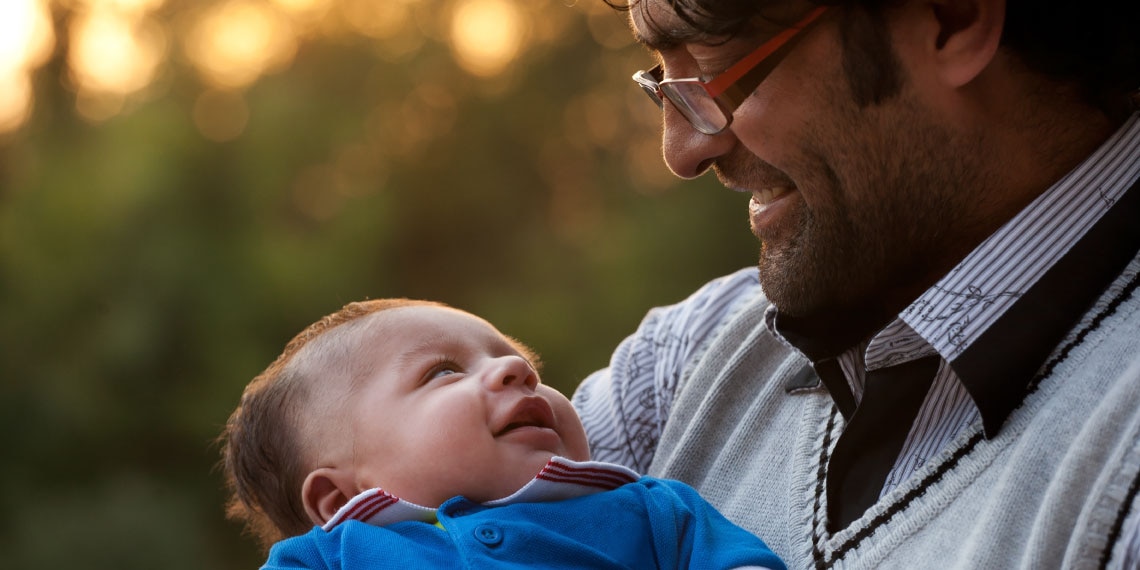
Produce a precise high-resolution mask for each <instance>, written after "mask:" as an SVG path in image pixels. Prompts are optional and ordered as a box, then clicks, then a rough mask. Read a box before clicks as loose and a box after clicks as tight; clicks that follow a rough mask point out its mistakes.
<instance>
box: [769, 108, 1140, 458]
mask: <svg viewBox="0 0 1140 570" xmlns="http://www.w3.org/2000/svg"><path fill="white" fill-rule="evenodd" d="M1138 179H1140V114H1134V115H1133V116H1132V117H1130V118H1129V119H1128V120H1127V121H1126V122H1125V123H1124V124H1123V125H1122V126H1121V127H1120V128H1119V129H1117V131H1116V132H1115V133H1114V134H1113V135H1112V136H1111V137H1109V139H1108V140H1106V141H1105V142H1104V143H1103V144H1102V145H1101V146H1100V148H1098V149H1097V150H1096V151H1095V152H1094V153H1093V154H1092V155H1090V156H1089V157H1088V158H1087V159H1085V160H1084V161H1083V162H1082V163H1081V164H1080V165H1079V166H1077V167H1076V168H1075V169H1073V170H1072V171H1071V172H1069V173H1068V174H1066V175H1065V176H1064V177H1062V178H1061V179H1060V180H1058V181H1057V182H1056V183H1054V184H1053V185H1052V186H1051V187H1050V188H1048V189H1047V190H1046V191H1045V192H1044V193H1043V194H1042V195H1040V196H1038V197H1037V199H1035V200H1034V201H1033V202H1032V203H1031V204H1030V205H1029V206H1027V207H1026V208H1025V209H1023V210H1022V211H1021V212H1019V213H1018V214H1017V215H1016V216H1015V217H1014V218H1013V219H1011V220H1010V221H1009V222H1008V223H1006V224H1005V225H1004V226H1002V227H1001V228H1000V229H999V230H998V231H997V232H995V233H994V234H993V235H992V236H990V237H989V238H987V239H986V240H985V241H984V242H983V243H982V244H980V245H979V246H978V247H977V248H976V249H975V250H974V251H972V252H971V253H970V254H969V255H967V256H966V257H965V258H964V259H963V260H962V261H961V262H960V263H959V264H958V266H956V267H955V268H954V269H953V270H951V271H950V272H949V273H948V274H947V275H946V276H945V277H943V278H942V279H941V280H939V281H938V282H937V283H936V284H935V285H934V286H933V287H931V288H930V289H928V290H927V291H925V292H924V293H923V294H922V295H921V296H919V298H918V299H916V300H915V301H914V302H913V303H912V304H911V305H910V306H908V307H907V308H906V309H904V310H903V312H902V313H900V314H899V315H898V318H896V319H895V320H894V321H892V322H890V323H889V324H888V325H887V326H886V327H884V328H883V329H881V330H880V331H879V332H878V333H876V334H875V336H874V337H872V338H871V339H870V342H869V343H868V344H867V345H866V351H867V352H866V355H867V356H866V367H867V369H869V370H870V369H875V368H879V367H883V366H888V365H891V364H895V363H899V362H904V361H908V360H911V359H914V358H918V357H920V356H923V355H927V354H931V353H932V352H937V353H938V354H939V355H940V356H941V357H942V358H943V359H944V360H946V361H948V362H950V363H951V366H952V367H953V369H954V372H955V373H956V374H957V376H958V377H959V378H960V380H961V381H962V383H963V384H964V385H965V387H966V388H967V390H968V391H969V393H970V396H971V398H972V399H973V400H974V402H975V404H976V405H977V406H978V408H979V411H980V412H981V414H982V418H983V423H984V425H985V429H986V433H987V435H992V434H993V433H996V431H997V428H998V426H1000V424H1001V423H1003V422H1004V420H1005V418H1006V417H1008V415H1009V413H1010V412H1011V411H1012V410H1013V408H1014V407H1016V405H1017V404H1018V403H1019V402H1020V399H1021V397H1022V395H1023V394H1024V392H1025V388H1026V386H1027V385H1028V383H1029V381H1030V380H1031V378H1032V377H1033V375H1034V373H1036V372H1037V370H1038V368H1039V367H1040V366H1041V364H1042V363H1043V362H1044V360H1045V359H1046V357H1047V356H1048V353H1049V351H1050V350H1051V349H1052V348H1053V347H1054V346H1056V344H1057V343H1058V342H1060V341H1061V340H1062V337H1063V335H1064V334H1065V332H1066V331H1067V330H1068V329H1069V328H1070V327H1071V326H1072V325H1073V324H1074V323H1075V322H1076V320H1077V319H1078V318H1079V316H1080V315H1081V314H1082V313H1083V312H1084V311H1085V310H1087V308H1088V306H1089V305H1090V304H1091V303H1092V301H1093V300H1095V298H1096V296H1097V295H1098V294H1099V292H1100V291H1102V290H1103V289H1104V288H1105V286H1107V285H1108V283H1109V282H1110V281H1111V279H1112V278H1113V277H1114V276H1115V275H1116V274H1117V273H1119V271H1120V270H1121V269H1122V268H1123V265H1124V264H1125V263H1127V261H1128V260H1130V259H1131V258H1132V257H1133V255H1134V254H1135V252H1136V250H1137V247H1140V236H1135V234H1136V233H1137V231H1136V230H1135V229H1132V228H1131V227H1130V226H1137V225H1138V224H1136V223H1135V220H1136V219H1137V218H1138V213H1137V204H1136V203H1137V202H1140V196H1137V195H1138V194H1140V190H1136V191H1131V192H1130V191H1129V188H1130V187H1132V186H1133V185H1134V184H1137V181H1138ZM1105 254H1110V255H1105ZM1109 257H1111V259H1106V258H1109ZM768 311H769V312H768V314H767V315H766V318H765V322H766V324H767V325H768V328H769V330H771V331H772V332H774V333H775V334H776V335H777V336H779V337H780V338H782V339H783V340H784V341H785V342H787V343H789V344H791V345H792V346H793V347H795V348H796V349H797V350H800V351H801V352H802V353H804V355H805V356H807V357H808V358H809V359H810V360H812V361H813V362H815V363H818V362H820V361H821V360H826V359H829V358H834V357H836V356H838V355H839V353H841V352H843V351H845V350H850V349H852V348H853V347H860V342H861V341H862V340H863V339H858V338H852V335H851V334H850V331H843V330H838V331H834V332H833V331H831V330H828V327H826V326H825V327H816V326H813V327H808V328H806V329H804V328H798V325H800V323H798V322H796V321H794V320H792V319H785V318H783V317H781V316H779V314H778V311H777V310H776V309H775V307H774V306H773V307H770V308H769V310H768ZM828 317H829V318H835V319H842V316H841V315H840V316H834V315H828ZM888 320H889V319H888ZM820 333H822V334H820ZM860 349H861V347H860ZM826 380H827V379H825V381H826ZM847 380H848V382H851V383H853V384H854V383H856V382H857V381H858V379H852V378H848V379H847ZM833 383H834V382H831V383H829V386H828V388H829V390H834V388H833V386H832V385H831V384H833ZM856 391H857V390H856Z"/></svg>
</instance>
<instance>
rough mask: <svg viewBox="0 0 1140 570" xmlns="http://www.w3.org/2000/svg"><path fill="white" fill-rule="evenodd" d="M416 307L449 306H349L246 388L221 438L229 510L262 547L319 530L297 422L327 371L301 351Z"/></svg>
mask: <svg viewBox="0 0 1140 570" xmlns="http://www.w3.org/2000/svg"><path fill="white" fill-rule="evenodd" d="M411 306H437V307H445V306H446V305H443V304H442V303H435V302H432V301H418V300H411V299H378V300H371V301H361V302H356V303H349V304H348V305H345V306H344V307H343V308H341V309H340V310H339V311H337V312H335V313H333V314H331V315H328V316H326V317H324V318H322V319H321V320H319V321H317V322H315V323H313V324H311V325H309V326H308V327H307V328H305V330H303V331H301V333H300V334H298V335H297V336H295V337H293V339H292V340H290V341H289V343H288V344H286V345H285V350H284V351H283V352H282V353H281V355H280V356H278V357H277V359H276V360H274V361H273V363H272V364H270V365H269V367H268V368H266V369H265V371H264V372H262V373H261V374H259V375H257V377H255V378H254V379H253V381H251V382H250V383H249V385H248V386H246V388H245V391H244V392H243V393H242V396H241V403H240V404H238V407H237V409H236V410H234V412H233V414H231V415H230V418H229V420H228V421H227V422H226V427H225V429H224V430H223V432H222V434H221V435H220V436H219V438H218V441H219V442H220V443H221V446H222V461H221V467H222V470H223V473H224V475H225V479H226V486H227V488H228V491H229V495H230V497H229V501H228V503H227V505H226V515H227V516H228V517H229V518H231V519H233V520H238V521H241V522H243V523H245V526H246V529H247V530H248V531H249V532H250V533H252V534H253V535H254V536H255V537H257V539H258V540H259V541H260V543H261V545H262V546H263V547H265V548H268V547H269V546H270V545H272V544H273V543H274V542H277V541H278V540H281V539H283V538H287V537H289V536H296V535H299V534H303V533H305V532H306V531H308V530H309V529H310V528H312V522H311V521H310V520H309V517H308V515H306V514H305V507H304V505H303V503H302V501H301V486H302V485H303V484H304V480H305V476H306V475H307V473H306V470H305V466H304V465H303V463H302V461H303V458H302V449H303V448H302V445H301V443H302V442H301V441H300V437H299V433H298V425H297V424H298V421H299V418H300V414H301V413H303V411H304V409H305V408H304V406H305V404H306V403H307V402H308V400H309V396H310V394H311V392H312V389H313V387H314V384H316V383H317V382H319V381H320V378H319V377H318V376H320V375H321V373H322V372H323V370H321V369H320V368H321V367H320V366H318V367H315V368H314V367H312V366H304V365H302V364H303V363H298V360H304V359H298V358H297V354H298V353H299V352H300V351H301V350H302V349H304V348H305V347H306V346H310V344H311V343H312V342H313V341H314V340H315V339H317V338H318V337H321V336H322V335H325V334H326V333H328V332H329V331H331V330H332V329H334V328H337V327H340V326H342V325H345V324H347V323H351V322H354V321H358V320H359V319H361V318H363V317H366V316H368V315H372V314H374V313H378V312H380V311H386V310H389V309H395V308H400V307H411ZM341 330H344V329H341ZM337 348H338V349H339V350H336V349H334V351H333V352H334V354H333V358H336V357H337V356H338V355H341V354H348V353H347V352H344V348H343V347H337Z"/></svg>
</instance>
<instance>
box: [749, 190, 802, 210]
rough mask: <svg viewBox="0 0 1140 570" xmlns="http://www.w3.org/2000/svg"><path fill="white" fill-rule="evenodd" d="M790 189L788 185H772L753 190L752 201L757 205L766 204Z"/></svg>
mask: <svg viewBox="0 0 1140 570" xmlns="http://www.w3.org/2000/svg"><path fill="white" fill-rule="evenodd" d="M791 191H792V189H791V188H790V187H788V186H773V187H771V188H764V189H762V190H754V191H753V192H752V201H753V202H755V203H756V205H758V206H767V205H768V204H771V203H772V202H774V201H775V200H776V199H777V198H779V197H780V196H783V195H784V194H787V193H788V192H791Z"/></svg>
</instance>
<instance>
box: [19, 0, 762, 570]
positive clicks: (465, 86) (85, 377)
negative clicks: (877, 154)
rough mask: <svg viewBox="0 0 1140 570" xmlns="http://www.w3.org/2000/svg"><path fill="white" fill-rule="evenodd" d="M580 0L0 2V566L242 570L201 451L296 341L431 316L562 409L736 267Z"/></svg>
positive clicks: (619, 23)
mask: <svg viewBox="0 0 1140 570" xmlns="http://www.w3.org/2000/svg"><path fill="white" fill-rule="evenodd" d="M649 65H651V58H650V56H649V55H648V54H647V53H646V52H645V51H644V50H643V49H641V48H640V47H639V46H637V45H636V44H633V43H632V42H631V41H630V38H629V35H628V32H627V31H626V29H625V27H624V20H623V18H622V15H621V14H620V13H617V12H614V11H613V10H612V9H610V8H609V7H607V6H606V5H605V4H604V3H603V2H602V0H579V1H577V2H575V1H574V0H0V428H2V429H3V432H4V433H6V434H8V435H7V437H6V441H7V443H6V445H4V446H3V447H2V449H3V451H2V453H3V458H2V460H0V464H2V465H3V468H2V469H0V486H2V489H3V491H2V492H0V497H2V501H3V502H2V504H0V508H2V510H3V512H4V517H3V519H2V522H0V568H12V569H21V570H26V569H41V568H42V569H63V568H84V569H88V570H90V569H116V570H131V569H146V570H151V569H155V568H162V569H165V570H179V569H223V570H224V569H235V570H236V569H248V568H255V567H256V566H257V565H258V564H259V563H260V562H261V560H262V554H261V553H260V552H259V551H258V550H257V548H256V546H255V545H254V543H253V542H252V541H251V540H249V539H248V538H246V537H243V536H242V535H241V533H240V528H239V527H237V526H235V525H234V524H232V523H229V522H227V521H225V520H224V518H223V515H222V503H223V496H222V492H221V478H220V476H219V475H218V473H217V472H216V470H215V469H214V466H215V463H216V461H217V449H216V448H215V447H214V445H213V439H214V438H215V436H216V435H217V433H218V430H219V429H220V426H221V425H222V424H223V422H224V421H225V419H226V417H227V416H228V415H229V413H230V411H231V410H232V409H233V407H234V405H236V403H237V400H238V397H239V395H240V393H241V389H242V387H243V386H244V384H245V383H246V382H247V381H248V380H249V379H250V378H252V377H253V376H254V375H255V374H256V373H257V372H258V371H260V370H261V369H262V368H263V367H264V366H265V365H267V364H268V363H269V362H270V361H271V360H272V359H273V357H274V356H276V354H277V353H278V352H279V351H280V349H281V348H282V346H283V345H284V343H285V341H286V340H287V339H288V338H289V337H291V336H292V335H293V334H294V333H296V332H297V331H299V330H300V328H302V327H303V326H304V325H306V324H308V323H309V322H310V321H312V320H314V319H316V318H317V317H319V316H321V315H324V314H326V313H328V312H331V311H333V310H335V309H337V308H338V307H340V306H341V305H342V304H344V303H346V302H348V301H352V300H358V299H363V298H366V297H379V296H410V297H423V298H432V299H438V300H442V301H445V302H448V303H451V304H453V305H456V306H458V307H461V308H464V309H468V310H471V311H474V312H476V313H479V314H481V315H483V316H485V317H487V318H488V319H490V320H491V321H492V322H494V323H496V324H497V325H499V327H500V328H501V329H502V330H504V331H505V332H507V333H508V334H512V335H514V336H517V337H519V338H520V339H522V340H524V341H525V342H527V343H529V344H531V345H532V346H534V347H535V348H536V349H537V350H538V351H539V352H540V353H542V354H543V355H544V358H545V361H546V370H545V375H544V377H545V379H546V381H547V382H549V383H551V384H553V385H554V386H556V387H558V388H560V389H562V390H564V391H566V392H570V391H572V390H573V388H574V386H575V385H576V384H577V382H578V381H579V380H580V379H581V378H582V377H583V376H584V375H585V374H586V373H588V372H589V371H591V370H593V369H595V368H597V367H599V366H602V365H604V363H605V362H606V359H607V358H608V355H609V353H610V351H611V350H612V348H613V347H614V345H615V344H616V343H617V342H618V341H619V340H620V339H621V338H622V337H623V336H625V335H626V334H628V333H630V332H631V331H632V330H633V329H634V328H635V327H636V325H637V323H638V321H639V319H640V318H641V316H642V315H643V314H644V313H645V311H646V310H647V309H648V308H649V307H651V306H653V305H659V304H664V303H669V302H673V301H676V300H679V299H680V298H682V297H683V296H684V295H685V294H687V293H689V292H690V291H691V290H693V289H694V288H695V287H696V286H697V285H699V284H700V283H703V282H704V281H706V280H707V279H709V278H711V277H713V276H715V275H718V274H721V273H725V272H727V271H731V270H733V269H735V268H737V267H741V266H745V265H751V264H752V263H753V260H754V259H755V250H756V246H755V242H754V240H753V238H752V237H751V235H750V234H749V232H748V228H747V220H746V206H745V204H746V201H747V197H746V196H742V195H737V194H733V193H731V192H728V191H725V190H724V189H722V188H720V187H719V186H718V185H717V184H716V182H715V181H714V180H712V179H709V178H706V179H701V180H698V181H694V182H681V181H678V180H676V179H674V178H673V177H672V176H671V175H670V174H669V173H668V172H667V170H666V169H665V167H664V165H663V164H662V162H661V159H660V152H659V140H658V122H659V119H660V117H659V111H657V109H656V108H655V107H653V106H652V105H651V104H650V103H649V101H648V100H647V99H646V98H645V96H644V94H643V93H641V92H640V91H639V90H638V89H637V88H636V87H635V86H634V84H633V83H632V82H631V81H630V80H629V76H630V74H631V73H632V72H633V71H635V70H637V69H641V68H645V67H648V66H649Z"/></svg>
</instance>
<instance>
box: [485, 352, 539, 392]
mask: <svg viewBox="0 0 1140 570" xmlns="http://www.w3.org/2000/svg"><path fill="white" fill-rule="evenodd" d="M484 381H485V382H486V384H487V388H488V389H490V390H502V389H505V388H509V387H515V388H524V389H527V390H534V389H535V387H537V386H538V373H537V372H535V371H534V367H532V366H531V365H530V363H529V362H527V360H526V359H525V358H523V357H521V356H515V355H510V356H500V357H497V358H494V359H492V361H491V363H490V367H489V368H488V370H487V374H486V375H485V376H484Z"/></svg>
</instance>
